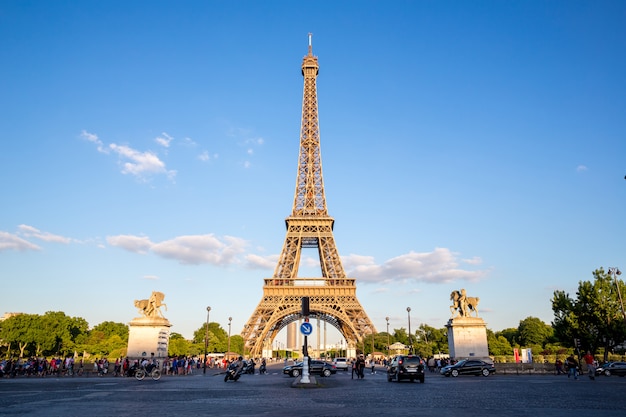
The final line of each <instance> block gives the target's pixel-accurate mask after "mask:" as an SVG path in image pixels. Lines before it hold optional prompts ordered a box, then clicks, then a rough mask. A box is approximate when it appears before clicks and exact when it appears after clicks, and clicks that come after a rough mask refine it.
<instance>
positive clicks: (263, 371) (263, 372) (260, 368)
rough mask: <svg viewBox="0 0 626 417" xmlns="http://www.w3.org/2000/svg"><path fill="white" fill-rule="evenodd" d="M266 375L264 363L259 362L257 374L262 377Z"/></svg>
mask: <svg viewBox="0 0 626 417" xmlns="http://www.w3.org/2000/svg"><path fill="white" fill-rule="evenodd" d="M266 373H267V368H266V367H265V361H263V362H261V366H259V374H261V375H263V374H266Z"/></svg>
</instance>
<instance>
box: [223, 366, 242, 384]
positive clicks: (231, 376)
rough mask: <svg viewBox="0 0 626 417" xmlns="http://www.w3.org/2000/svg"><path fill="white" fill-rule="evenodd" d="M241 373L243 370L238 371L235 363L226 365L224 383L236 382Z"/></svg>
mask: <svg viewBox="0 0 626 417" xmlns="http://www.w3.org/2000/svg"><path fill="white" fill-rule="evenodd" d="M242 373H243V368H242V369H238V366H237V363H236V362H233V363H231V364H230V365H228V369H226V375H224V382H228V381H229V380H230V381H237V380H238V379H239V377H240V376H241V374H242Z"/></svg>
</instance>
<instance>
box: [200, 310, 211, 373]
mask: <svg viewBox="0 0 626 417" xmlns="http://www.w3.org/2000/svg"><path fill="white" fill-rule="evenodd" d="M210 312H211V307H207V308H206V326H205V328H204V368H203V369H202V373H203V374H206V357H207V349H208V348H209V313H210Z"/></svg>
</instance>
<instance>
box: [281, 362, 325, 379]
mask: <svg viewBox="0 0 626 417" xmlns="http://www.w3.org/2000/svg"><path fill="white" fill-rule="evenodd" d="M302 365H303V364H302V362H296V363H295V364H293V365H288V366H285V367H284V368H283V374H286V375H289V376H292V377H296V376H300V375H302ZM336 373H337V367H336V366H335V365H334V364H332V363H329V362H324V361H311V362H310V364H309V374H310V375H321V376H331V375H332V374H336Z"/></svg>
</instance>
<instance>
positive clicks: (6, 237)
mask: <svg viewBox="0 0 626 417" xmlns="http://www.w3.org/2000/svg"><path fill="white" fill-rule="evenodd" d="M10 249H13V250H18V251H26V250H40V249H41V248H40V247H39V246H37V245H35V244H34V243H30V242H29V241H27V240H25V239H22V238H21V237H19V236H16V235H14V234H11V233H8V232H3V231H0V251H3V250H10Z"/></svg>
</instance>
